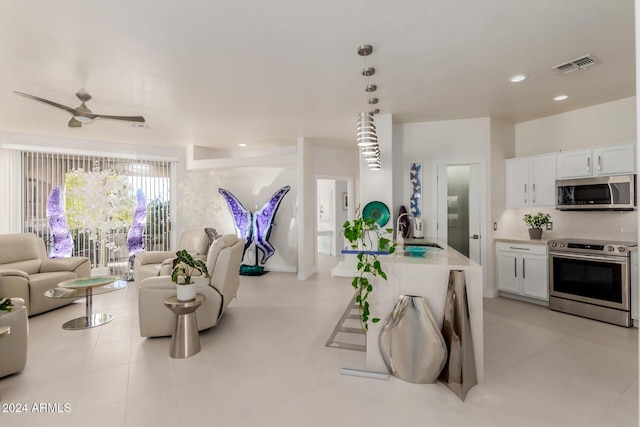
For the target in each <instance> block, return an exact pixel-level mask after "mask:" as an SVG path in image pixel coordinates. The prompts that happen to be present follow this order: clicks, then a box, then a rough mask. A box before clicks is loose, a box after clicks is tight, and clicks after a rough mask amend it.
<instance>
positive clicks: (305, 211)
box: [296, 137, 316, 280]
mask: <svg viewBox="0 0 640 427" xmlns="http://www.w3.org/2000/svg"><path fill="white" fill-rule="evenodd" d="M313 165H314V163H313V144H312V143H311V141H308V140H305V138H302V137H300V138H298V186H299V195H300V197H299V203H298V215H297V217H296V218H297V221H298V235H297V236H296V237H297V239H298V260H299V261H298V279H299V280H306V279H307V278H309V277H311V276H312V275H313V274H314V273H315V272H316V220H315V213H316V210H315V206H316V194H315V188H316V183H315V172H314V166H313Z"/></svg>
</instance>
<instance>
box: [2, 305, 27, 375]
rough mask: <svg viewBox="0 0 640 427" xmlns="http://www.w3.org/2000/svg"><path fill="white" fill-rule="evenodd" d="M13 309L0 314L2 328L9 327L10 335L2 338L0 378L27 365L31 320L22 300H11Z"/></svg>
mask: <svg viewBox="0 0 640 427" xmlns="http://www.w3.org/2000/svg"><path fill="white" fill-rule="evenodd" d="M11 300H12V301H13V309H12V310H11V311H10V312H6V311H2V312H0V314H1V316H0V326H9V327H10V328H11V331H10V333H9V335H7V336H5V337H3V338H0V378H2V377H5V376H7V375H11V374H15V373H17V372H20V371H22V370H23V369H24V367H25V366H26V365H27V347H28V341H29V320H28V319H27V307H26V306H25V302H24V300H23V299H21V298H11Z"/></svg>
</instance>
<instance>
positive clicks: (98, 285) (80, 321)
mask: <svg viewBox="0 0 640 427" xmlns="http://www.w3.org/2000/svg"><path fill="white" fill-rule="evenodd" d="M126 287H127V282H126V281H124V280H119V277H116V276H101V277H85V278H82V279H71V280H65V281H64V282H62V283H60V284H59V285H58V287H57V288H53V289H49V290H48V291H47V292H45V293H44V296H46V297H48V298H75V299H78V298H86V302H85V305H86V312H85V315H84V316H82V317H78V318H77V319H73V320H69V321H68V322H65V323H64V324H63V325H62V329H67V330H78V329H88V328H93V327H96V326H101V325H104V324H105V323H109V322H111V321H112V320H113V314H109V313H98V314H94V313H93V296H94V295H100V294H106V293H108V292H113V291H117V290H119V289H123V288H126Z"/></svg>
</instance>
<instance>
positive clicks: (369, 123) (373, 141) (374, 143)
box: [356, 44, 381, 170]
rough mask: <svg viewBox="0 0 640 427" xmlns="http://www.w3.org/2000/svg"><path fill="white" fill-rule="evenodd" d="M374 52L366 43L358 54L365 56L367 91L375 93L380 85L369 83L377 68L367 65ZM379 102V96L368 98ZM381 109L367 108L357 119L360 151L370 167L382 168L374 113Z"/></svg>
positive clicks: (371, 103) (359, 48) (369, 101)
mask: <svg viewBox="0 0 640 427" xmlns="http://www.w3.org/2000/svg"><path fill="white" fill-rule="evenodd" d="M372 53H373V47H372V46H371V45H368V44H365V45H362V46H360V47H358V55H360V56H362V57H363V58H364V68H363V70H362V75H363V76H364V77H366V79H367V85H366V87H365V92H367V93H373V92H375V91H376V90H378V87H377V86H376V85H374V84H370V83H369V77H371V76H373V75H374V74H375V73H376V70H375V68H373V67H367V56H369V55H371V54H372ZM377 103H378V98H375V97H371V98H369V99H368V100H367V104H368V105H375V104H377ZM379 112H380V110H378V109H375V110H367V111H363V112H361V113H359V114H358V121H357V135H356V136H357V138H356V140H357V143H358V147H360V151H361V153H362V155H363V156H364V158H365V160H366V162H367V165H368V166H369V169H371V170H380V167H381V162H380V146H379V145H378V134H377V132H376V124H375V120H374V114H377V113H379Z"/></svg>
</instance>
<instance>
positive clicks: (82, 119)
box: [73, 116, 93, 123]
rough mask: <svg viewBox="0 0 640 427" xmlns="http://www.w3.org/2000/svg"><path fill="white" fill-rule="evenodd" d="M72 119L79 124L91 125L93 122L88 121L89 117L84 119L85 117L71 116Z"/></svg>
mask: <svg viewBox="0 0 640 427" xmlns="http://www.w3.org/2000/svg"><path fill="white" fill-rule="evenodd" d="M73 118H74V119H76V120H77V121H79V122H80V123H91V122H92V121H93V119H90V118H89V117H85V116H73Z"/></svg>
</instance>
